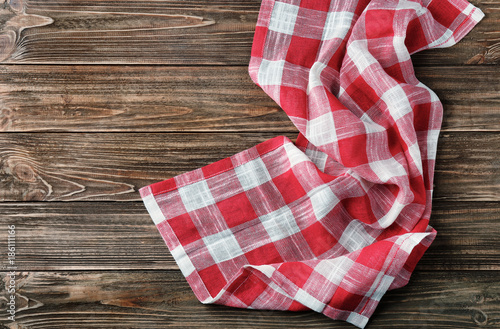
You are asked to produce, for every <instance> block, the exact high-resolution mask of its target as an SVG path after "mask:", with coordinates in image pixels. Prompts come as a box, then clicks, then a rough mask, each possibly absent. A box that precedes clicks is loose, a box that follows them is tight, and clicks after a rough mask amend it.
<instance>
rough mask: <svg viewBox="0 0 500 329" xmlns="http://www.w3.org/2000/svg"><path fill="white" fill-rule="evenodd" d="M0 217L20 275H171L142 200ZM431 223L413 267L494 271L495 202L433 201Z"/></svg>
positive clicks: (498, 257)
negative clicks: (431, 232)
mask: <svg viewBox="0 0 500 329" xmlns="http://www.w3.org/2000/svg"><path fill="white" fill-rule="evenodd" d="M0 213H1V214H2V216H1V217H0V227H6V226H7V225H15V226H16V247H17V248H16V249H17V255H16V266H18V270H19V271H63V270H64V271H66V270H138V269H144V270H167V269H170V270H171V269H178V267H177V265H176V264H175V262H174V260H173V258H172V257H171V255H170V252H169V251H168V248H167V247H166V245H165V243H164V241H163V239H162V238H161V236H160V234H159V232H158V230H157V229H156V226H155V225H154V224H153V221H152V220H151V218H150V217H149V215H148V213H147V211H146V209H145V207H144V205H143V203H142V202H127V203H116V202H70V203H63V202H51V203H48V202H45V203H3V204H0ZM431 224H432V226H433V227H434V228H435V229H436V230H437V231H438V235H437V238H436V239H435V241H434V242H433V244H432V245H431V247H430V249H429V250H428V251H427V252H426V254H425V255H424V257H423V258H422V260H421V261H420V263H419V265H418V266H419V269H421V270H429V271H443V270H476V271H484V270H500V253H499V252H498V250H500V241H499V240H498V236H499V234H500V203H499V202H459V203H450V202H436V203H435V204H434V207H433V214H432V218H431ZM6 244H7V230H6V229H2V230H0V250H6V248H7V245H6Z"/></svg>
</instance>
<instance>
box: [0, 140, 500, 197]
mask: <svg viewBox="0 0 500 329" xmlns="http://www.w3.org/2000/svg"><path fill="white" fill-rule="evenodd" d="M277 135H278V134H271V133H231V134H222V133H214V134H203V133H191V134H147V133H37V134H26V133H8V134H0V173H1V176H0V201H36V200H45V201H76V200H79V201H91V200H94V201H103V200H122V201H123V200H128V201H130V200H140V198H139V194H138V193H137V189H138V188H140V187H143V186H146V185H148V184H151V183H154V182H157V181H160V180H163V179H167V178H170V177H173V176H175V175H178V174H181V173H183V172H186V171H189V170H194V169H197V168H199V167H202V166H204V165H206V164H209V163H212V162H215V161H217V160H220V159H222V158H225V157H228V156H231V155H233V154H235V153H237V152H240V151H243V150H245V149H247V148H249V147H252V146H254V145H256V144H258V143H260V142H263V141H265V140H268V139H270V138H272V137H275V136H277ZM288 136H289V137H290V138H294V137H295V134H288ZM499 153H500V135H499V134H496V133H485V132H483V133H477V132H468V133H465V132H460V133H456V132H455V133H453V132H450V133H444V134H442V136H441V139H440V141H439V144H438V159H437V165H436V180H435V185H436V189H435V194H434V197H435V198H436V199H439V200H460V201H466V200H473V201H498V200H500V194H499V191H500V189H499V185H500V179H499V177H500V174H499V171H500V165H499V160H498V159H499Z"/></svg>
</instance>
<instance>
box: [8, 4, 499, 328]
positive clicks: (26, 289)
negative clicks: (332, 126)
mask: <svg viewBox="0 0 500 329" xmlns="http://www.w3.org/2000/svg"><path fill="white" fill-rule="evenodd" d="M471 2H472V3H474V4H475V5H477V6H479V7H480V8H481V9H482V10H483V11H484V12H485V14H486V17H485V18H484V20H483V21H482V22H481V23H480V24H479V25H478V26H477V27H476V28H475V29H474V30H473V31H472V32H471V33H470V34H469V35H467V36H466V37H465V38H464V39H463V40H462V41H461V42H460V43H458V44H457V45H455V46H453V47H451V48H448V49H436V50H430V51H425V52H422V53H419V54H416V55H415V56H414V57H413V61H414V64H415V66H416V69H415V71H416V74H417V77H418V78H419V79H420V80H421V81H422V82H423V83H425V84H426V85H428V86H429V87H431V88H432V89H433V90H434V91H435V92H436V93H437V94H438V96H439V97H440V99H441V100H442V102H443V105H444V120H443V130H442V132H441V135H440V139H439V145H438V159H437V163H436V177H435V191H434V204H433V214H432V218H431V224H432V225H433V226H434V227H435V228H436V230H437V231H438V236H437V238H436V240H435V242H434V243H433V244H432V246H431V247H430V249H429V251H428V252H427V253H426V254H425V255H424V257H423V258H422V260H421V262H420V263H419V264H418V266H417V268H416V270H415V273H414V274H413V276H412V279H411V280H410V283H409V284H408V285H407V286H406V287H404V288H401V289H397V290H394V291H391V292H389V293H388V294H387V295H386V296H384V298H383V299H382V301H381V304H380V305H379V307H378V308H377V310H376V313H375V315H374V316H373V318H372V319H371V320H370V322H369V325H368V326H367V329H369V328H394V329H399V328H408V329H412V328H438V329H439V328H443V329H444V328H449V329H452V328H500V242H499V241H500V240H499V236H500V135H499V131H500V69H499V64H500V63H499V62H500V1H498V0H491V1H480V0H475V1H471ZM259 5H260V1H259V0H248V1H235V0H231V1H229V0H221V1H167V0H154V1H150V0H144V1H143V0H116V1H111V0H92V1H90V0H89V1H75V0H7V1H5V2H4V3H1V4H0V63H1V64H0V228H1V227H3V229H0V251H1V253H0V265H1V266H0V277H1V279H2V280H3V284H2V288H1V289H0V326H2V328H12V329H14V328H26V329H28V328H30V329H31V328H33V329H35V328H36V329H39V328H167V327H168V328H181V327H184V328H190V327H194V328H319V327H323V328H326V327H328V328H354V327H353V326H352V325H349V324H346V323H343V322H340V321H332V320H330V319H328V318H326V317H325V316H323V315H321V314H316V313H314V312H300V313H293V312H278V311H274V312H273V311H255V310H254V311H249V310H239V309H233V308H228V307H222V306H215V305H203V304H201V303H199V302H198V301H197V300H196V298H195V296H194V295H193V293H192V291H191V290H190V288H189V286H188V284H187V283H186V281H185V279H184V278H183V277H182V275H181V273H180V271H179V270H178V267H177V265H176V264H175V262H174V261H173V259H172V257H171V255H170V254H169V252H168V250H167V248H166V246H165V244H164V242H163V240H162V238H161V236H160V235H159V233H158V232H157V230H156V227H155V226H154V224H153V223H152V221H151V219H150V218H149V215H148V214H147V212H146V210H145V208H144V206H143V204H142V202H141V201H140V198H139V195H138V193H137V191H138V189H139V188H140V187H142V186H145V185H147V184H150V183H153V182H157V181H159V180H163V179H166V178H170V177H173V176H175V175H177V174H180V173H182V172H185V171H189V170H193V169H196V168H199V167H201V166H203V165H206V164H208V163H211V162H213V161H216V160H219V159H221V158H224V157H226V156H230V155H233V154H234V153H237V152H239V151H242V150H244V149H246V148H248V147H251V146H254V145H255V144H257V143H259V142H262V141H265V140H267V139H269V138H271V137H274V136H277V135H285V136H288V137H289V138H291V139H293V138H294V137H295V136H296V132H297V130H296V129H295V127H294V126H293V125H292V124H291V123H290V121H289V120H288V118H287V116H286V115H285V114H284V113H283V112H282V111H281V109H280V108H279V107H278V106H277V105H276V104H275V103H274V102H273V101H272V100H271V99H270V98H269V97H268V96H266V95H265V94H264V92H262V91H261V90H260V89H259V88H258V87H256V86H255V85H254V84H253V83H252V81H251V80H250V78H249V77H248V73H247V64H248V59H249V55H250V48H251V43H252V38H253V30H254V27H255V22H256V18H257V14H258V10H259ZM12 224H14V225H15V226H16V251H17V254H16V266H17V267H18V268H17V272H16V287H17V293H18V299H17V300H18V305H17V309H18V312H17V314H16V322H11V321H9V320H8V319H7V315H8V314H7V312H6V309H7V305H6V303H7V301H8V298H9V294H8V292H7V289H6V288H7V281H8V276H7V271H6V266H7V263H6V262H7V239H8V237H7V234H8V232H7V225H12ZM2 271H3V272H2Z"/></svg>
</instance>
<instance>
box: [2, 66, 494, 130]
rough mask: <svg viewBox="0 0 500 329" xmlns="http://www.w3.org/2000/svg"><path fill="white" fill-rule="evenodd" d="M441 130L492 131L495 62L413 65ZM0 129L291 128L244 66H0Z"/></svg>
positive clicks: (279, 110)
mask: <svg viewBox="0 0 500 329" xmlns="http://www.w3.org/2000/svg"><path fill="white" fill-rule="evenodd" d="M416 74H417V76H418V77H419V78H420V79H421V80H422V82H423V83H425V84H426V85H428V86H429V87H430V88H432V89H433V90H434V91H435V92H436V93H437V94H438V96H440V97H441V100H442V102H443V105H444V119H443V131H472V130H478V131H499V130H500V67H499V66H481V67H421V68H418V69H417V70H416ZM0 130H3V131H12V132H15V131H150V132H175V131H210V132H215V131H226V132H229V131H239V132H241V131H273V132H275V131H289V132H291V131H296V129H295V127H294V126H293V124H292V123H291V122H290V120H289V119H288V117H287V116H286V115H285V113H284V112H283V111H282V110H281V109H280V108H279V106H278V105H277V104H276V103H275V102H274V101H273V100H272V99H271V98H270V97H269V96H267V95H266V94H265V93H264V92H263V91H262V90H261V89H260V88H258V87H257V86H256V85H255V84H254V83H253V82H252V81H251V80H250V77H249V75H248V72H247V68H246V67H228V68H225V69H224V70H220V69H219V68H217V67H168V66H87V65H86V66H59V65H58V66H53V65H22V66H19V65H2V66H0Z"/></svg>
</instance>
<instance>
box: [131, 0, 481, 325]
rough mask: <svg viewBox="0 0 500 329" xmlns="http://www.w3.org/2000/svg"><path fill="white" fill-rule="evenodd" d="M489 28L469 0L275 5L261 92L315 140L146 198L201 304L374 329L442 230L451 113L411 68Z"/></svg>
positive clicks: (261, 65) (261, 22)
mask: <svg viewBox="0 0 500 329" xmlns="http://www.w3.org/2000/svg"><path fill="white" fill-rule="evenodd" d="M482 17H483V14H482V12H481V11H480V10H479V9H477V8H476V7H474V6H473V5H471V4H469V3H468V2H467V1H464V0H433V1H373V0H372V1H308V0H302V1H299V0H287V1H273V0H264V1H263V2H262V5H261V9H260V12H259V17H258V22H257V26H256V30H255V36H254V42H253V46H252V53H251V60H250V64H249V74H250V77H251V78H252V80H253V81H254V82H255V83H256V84H257V85H259V86H260V87H261V88H262V89H263V90H264V91H265V92H266V93H267V94H268V95H269V96H270V97H272V98H273V99H274V100H275V101H276V102H277V103H278V104H279V105H280V106H281V108H282V109H283V110H284V111H285V112H286V113H287V115H288V116H289V117H290V119H291V120H292V122H293V123H294V124H295V126H296V127H297V128H298V130H299V132H300V134H299V136H298V138H297V141H296V142H295V143H293V142H292V141H290V140H289V139H288V138H287V137H284V136H278V137H275V138H273V139H270V140H268V141H265V142H263V143H261V144H259V145H256V146H254V147H252V148H250V149H247V150H245V151H242V152H240V153H238V154H235V155H233V156H231V157H229V158H226V159H222V160H220V161H217V162H215V163H212V164H209V165H207V166H205V167H203V168H200V169H197V170H194V171H191V172H187V173H183V174H181V175H178V176H176V177H173V178H170V179H167V180H165V181H162V182H157V183H154V184H152V185H149V186H146V187H143V188H141V189H140V194H141V197H142V198H143V200H144V203H145V206H146V208H147V210H148V212H149V213H150V215H151V217H152V219H153V221H154V223H155V224H156V226H157V228H158V230H159V232H160V234H161V235H162V237H163V239H164V240H165V243H166V244H167V246H168V248H169V250H170V252H171V253H172V255H173V257H174V259H175V260H176V262H177V264H178V266H179V268H180V269H181V271H182V273H183V274H184V276H185V277H186V279H187V281H188V283H189V284H190V286H191V288H192V289H193V291H194V293H195V295H196V296H197V298H198V299H199V300H200V301H201V302H203V303H216V304H223V305H228V306H234V307H240V308H255V309H275V310H295V311H299V310H308V309H310V310H314V311H317V312H320V313H323V314H325V315H326V316H328V317H331V318H333V319H340V320H345V321H347V322H350V323H352V324H354V325H356V326H358V327H360V328H363V327H364V326H365V325H366V324H367V322H368V319H369V318H370V316H371V315H372V314H373V312H374V310H375V308H376V306H377V304H378V302H379V301H380V299H381V298H382V296H383V295H384V294H385V292H386V291H387V290H389V289H395V288H398V287H402V286H404V285H405V284H406V283H407V282H408V280H409V278H410V275H411V273H412V271H413V270H414V268H415V266H416V264H417V262H418V260H419V259H420V258H421V257H422V255H423V253H424V252H425V250H426V249H427V248H428V247H429V245H430V244H431V243H432V241H433V239H434V237H435V235H436V232H435V230H434V229H433V228H432V227H431V226H429V218H430V213H431V201H432V190H433V176H434V163H435V155H436V147H437V139H438V135H439V130H440V127H441V120H442V105H441V103H440V101H439V99H438V98H437V96H436V95H435V93H434V92H433V91H432V90H430V89H429V88H428V87H427V86H425V85H424V84H422V83H421V82H419V81H418V80H417V78H416V77H415V74H414V71H413V65H412V62H411V58H410V55H411V54H413V53H415V52H418V51H421V50H425V49H430V48H439V47H448V46H451V45H453V44H455V43H456V42H458V41H459V40H460V39H461V38H463V37H464V36H465V35H466V34H467V33H468V32H469V31H470V30H471V29H472V28H473V27H474V26H475V24H477V22H479V21H480V20H481V18H482Z"/></svg>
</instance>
